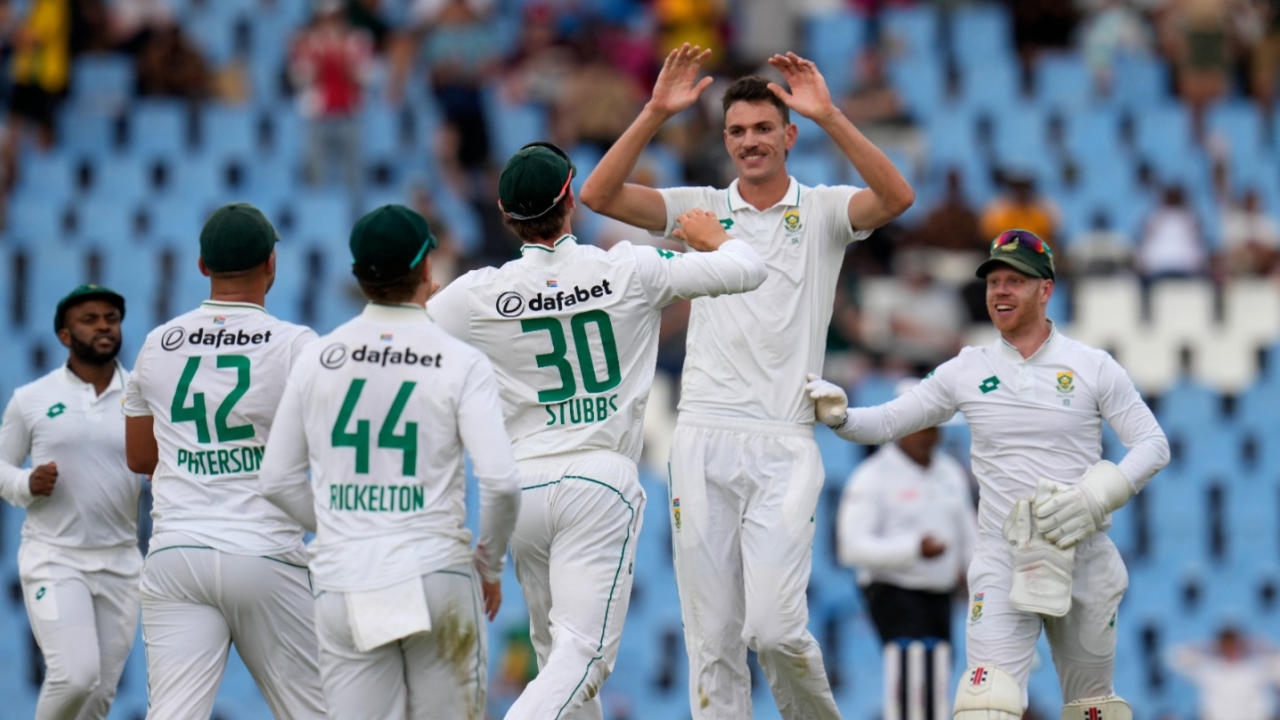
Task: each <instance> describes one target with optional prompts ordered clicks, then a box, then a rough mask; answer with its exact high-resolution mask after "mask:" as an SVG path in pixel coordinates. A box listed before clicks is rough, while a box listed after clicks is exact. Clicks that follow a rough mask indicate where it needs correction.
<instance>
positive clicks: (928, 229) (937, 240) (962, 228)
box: [915, 167, 994, 275]
mask: <svg viewBox="0 0 1280 720" xmlns="http://www.w3.org/2000/svg"><path fill="white" fill-rule="evenodd" d="M991 237H994V236H987V235H984V234H983V233H982V231H981V230H979V226H978V214H977V213H976V212H974V210H973V206H972V205H970V204H969V200H968V198H966V197H965V192H964V176H962V175H961V174H960V170H959V169H958V168H954V167H953V168H950V169H948V170H947V179H946V190H944V191H943V195H942V200H941V201H939V202H938V204H937V205H935V206H933V207H932V208H931V209H930V210H929V212H928V213H927V214H926V215H925V217H924V220H923V221H921V223H920V226H919V227H918V228H916V232H915V244H916V245H919V246H923V247H926V248H937V249H939V250H945V251H951V252H956V253H965V254H970V253H982V252H986V249H987V243H988V242H989V241H990V238H991ZM972 264H973V263H968V265H972ZM967 274H970V275H971V274H972V273H967Z"/></svg>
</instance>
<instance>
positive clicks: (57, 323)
mask: <svg viewBox="0 0 1280 720" xmlns="http://www.w3.org/2000/svg"><path fill="white" fill-rule="evenodd" d="M86 300H106V301H107V302H109V303H111V304H112V305H115V306H116V309H117V310H119V311H120V319H121V320H123V319H124V296H123V295H121V294H120V293H118V292H116V291H115V290H112V289H110V288H104V287H102V286H101V285H94V284H93V283H85V284H84V285H81V286H79V287H77V288H76V289H75V290H72V291H71V292H69V293H67V294H66V295H65V296H63V298H62V299H61V300H59V301H58V307H56V308H54V311H53V331H54V332H58V331H59V330H61V329H62V328H64V327H66V324H67V322H66V312H67V311H68V310H70V309H71V308H73V307H75V306H76V305H79V304H80V303H82V302H84V301H86Z"/></svg>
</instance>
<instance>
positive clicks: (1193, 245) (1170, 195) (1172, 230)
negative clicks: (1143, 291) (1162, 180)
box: [1136, 184, 1208, 283]
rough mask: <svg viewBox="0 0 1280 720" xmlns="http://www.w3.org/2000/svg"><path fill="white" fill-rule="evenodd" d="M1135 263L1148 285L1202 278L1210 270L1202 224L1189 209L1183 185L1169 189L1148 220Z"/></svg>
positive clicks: (1168, 187) (1144, 226)
mask: <svg viewBox="0 0 1280 720" xmlns="http://www.w3.org/2000/svg"><path fill="white" fill-rule="evenodd" d="M1136 263H1137V269H1138V274H1139V275H1141V276H1142V279H1143V281H1144V282H1146V283H1151V282H1153V281H1155V280H1160V279H1162V278H1171V277H1184V278H1185V277H1196V276H1201V275H1204V274H1205V272H1206V271H1207V270H1208V267H1207V265H1206V263H1207V258H1206V253H1205V242H1204V238H1203V236H1202V235H1201V232H1200V223H1199V221H1198V220H1197V219H1196V215H1195V213H1194V212H1192V210H1191V208H1190V207H1188V206H1187V198H1186V193H1185V192H1184V191H1183V189H1182V186H1180V185H1176V184H1175V185H1169V186H1167V187H1166V188H1165V189H1164V193H1163V196H1162V198H1161V201H1160V204H1159V205H1158V206H1157V207H1156V208H1155V209H1154V210H1152V212H1151V214H1150V216H1148V217H1147V221H1146V223H1145V224H1144V225H1143V228H1142V237H1141V240H1140V241H1139V245H1138V251H1137V257H1136Z"/></svg>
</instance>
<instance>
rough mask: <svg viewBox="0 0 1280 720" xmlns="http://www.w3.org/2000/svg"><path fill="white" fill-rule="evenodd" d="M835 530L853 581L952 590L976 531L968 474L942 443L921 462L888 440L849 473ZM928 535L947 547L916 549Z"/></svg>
mask: <svg viewBox="0 0 1280 720" xmlns="http://www.w3.org/2000/svg"><path fill="white" fill-rule="evenodd" d="M836 535H837V538H838V542H837V545H838V547H839V554H840V562H841V563H843V564H845V565H855V566H857V568H858V584H860V585H869V584H871V583H872V582H883V583H888V584H890V585H894V586H897V587H902V588H911V589H913V590H927V591H929V592H949V591H950V590H951V589H952V588H954V587H955V586H956V581H957V580H958V579H959V578H960V574H961V573H962V572H964V569H965V568H966V567H967V566H968V564H969V558H970V557H971V556H972V555H973V546H974V543H975V540H976V535H977V524H976V522H975V520H974V513H973V502H972V500H971V499H970V496H969V476H968V474H966V473H965V470H964V468H963V467H961V466H960V463H958V462H956V460H955V458H953V457H951V456H950V455H948V454H947V453H945V452H943V451H941V450H935V451H934V452H933V456H932V459H931V460H930V461H929V467H922V466H920V465H918V464H917V463H916V462H915V461H914V460H912V459H911V458H910V457H908V456H907V454H906V453H905V452H903V451H902V448H900V447H898V445H897V444H896V443H888V444H886V445H884V446H882V447H881V448H880V449H879V450H877V451H875V452H874V453H873V454H872V455H871V456H870V457H868V458H867V459H866V460H863V461H862V462H861V463H860V464H859V465H858V468H857V469H856V470H854V471H853V474H852V475H850V476H849V482H848V484H846V485H845V487H844V494H843V495H842V496H841V498H840V511H839V515H838V516H837V523H836ZM926 535H928V536H931V537H933V538H934V539H935V540H938V541H939V542H941V543H943V544H944V545H946V549H945V550H944V551H943V552H942V553H941V554H939V555H936V556H934V557H931V558H926V557H923V556H921V555H920V542H921V540H923V539H924V537H925V536H926Z"/></svg>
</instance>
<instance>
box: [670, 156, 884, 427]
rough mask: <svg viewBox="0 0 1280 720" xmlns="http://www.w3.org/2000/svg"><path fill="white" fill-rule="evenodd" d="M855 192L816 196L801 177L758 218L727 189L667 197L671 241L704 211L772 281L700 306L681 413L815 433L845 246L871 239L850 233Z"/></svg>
mask: <svg viewBox="0 0 1280 720" xmlns="http://www.w3.org/2000/svg"><path fill="white" fill-rule="evenodd" d="M857 191H858V188H856V187H852V186H849V185H835V186H831V187H827V186H825V185H819V186H817V187H812V188H811V187H807V186H805V185H801V184H800V183H798V182H796V180H795V178H791V186H790V187H789V188H788V189H787V193H786V195H784V196H783V198H782V199H781V200H779V201H778V202H777V203H776V204H774V205H773V206H772V207H770V208H768V209H766V210H757V209H755V208H754V207H752V206H751V205H749V204H747V202H746V201H745V200H743V199H742V196H741V195H739V194H738V181H737V180H735V181H733V183H732V184H730V185H729V187H728V188H727V189H718V188H711V187H682V188H667V189H664V190H660V191H659V192H661V193H662V197H663V199H664V200H665V201H666V207H667V225H666V229H665V233H666V234H667V235H670V234H671V232H672V230H674V229H675V227H676V217H677V216H678V215H680V214H681V213H683V212H685V211H686V210H689V209H692V208H695V207H701V208H706V209H708V210H711V211H712V212H714V213H715V214H716V216H717V217H719V218H720V222H721V223H722V224H723V225H725V226H726V228H727V229H728V231H729V233H730V234H731V235H733V236H734V237H739V238H742V239H744V240H746V241H747V242H748V243H750V244H751V247H753V248H755V250H756V252H758V253H759V254H760V256H761V257H762V258H764V262H765V265H766V266H768V268H769V279H768V280H765V282H764V284H763V285H761V286H760V287H759V288H758V289H756V290H753V291H752V292H749V293H744V294H741V295H725V296H721V297H715V298H699V299H697V300H694V301H693V303H692V308H691V311H690V316H689V332H688V339H687V341H686V345H685V347H686V351H685V353H686V354H685V361H684V375H683V379H682V381H681V390H680V412H682V413H690V414H694V415H713V416H716V415H718V416H730V417H737V418H750V419H755V420H770V421H774V422H785V423H794V424H797V425H812V424H813V401H811V400H810V399H809V397H808V395H807V394H805V392H804V385H805V375H806V373H814V374H818V375H820V374H822V362H823V356H824V354H825V353H826V347H827V325H828V324H829V323H830V322H831V311H832V305H833V303H834V302H835V293H836V278H837V276H838V275H839V273H840V265H841V263H843V261H844V251H845V247H846V246H847V245H848V244H849V243H850V242H853V241H855V240H861V239H863V238H865V237H867V236H868V235H870V234H871V231H870V230H859V231H855V230H854V229H853V227H852V226H851V225H850V224H849V198H850V197H852V196H853V194H854V193H855V192H857Z"/></svg>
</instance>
